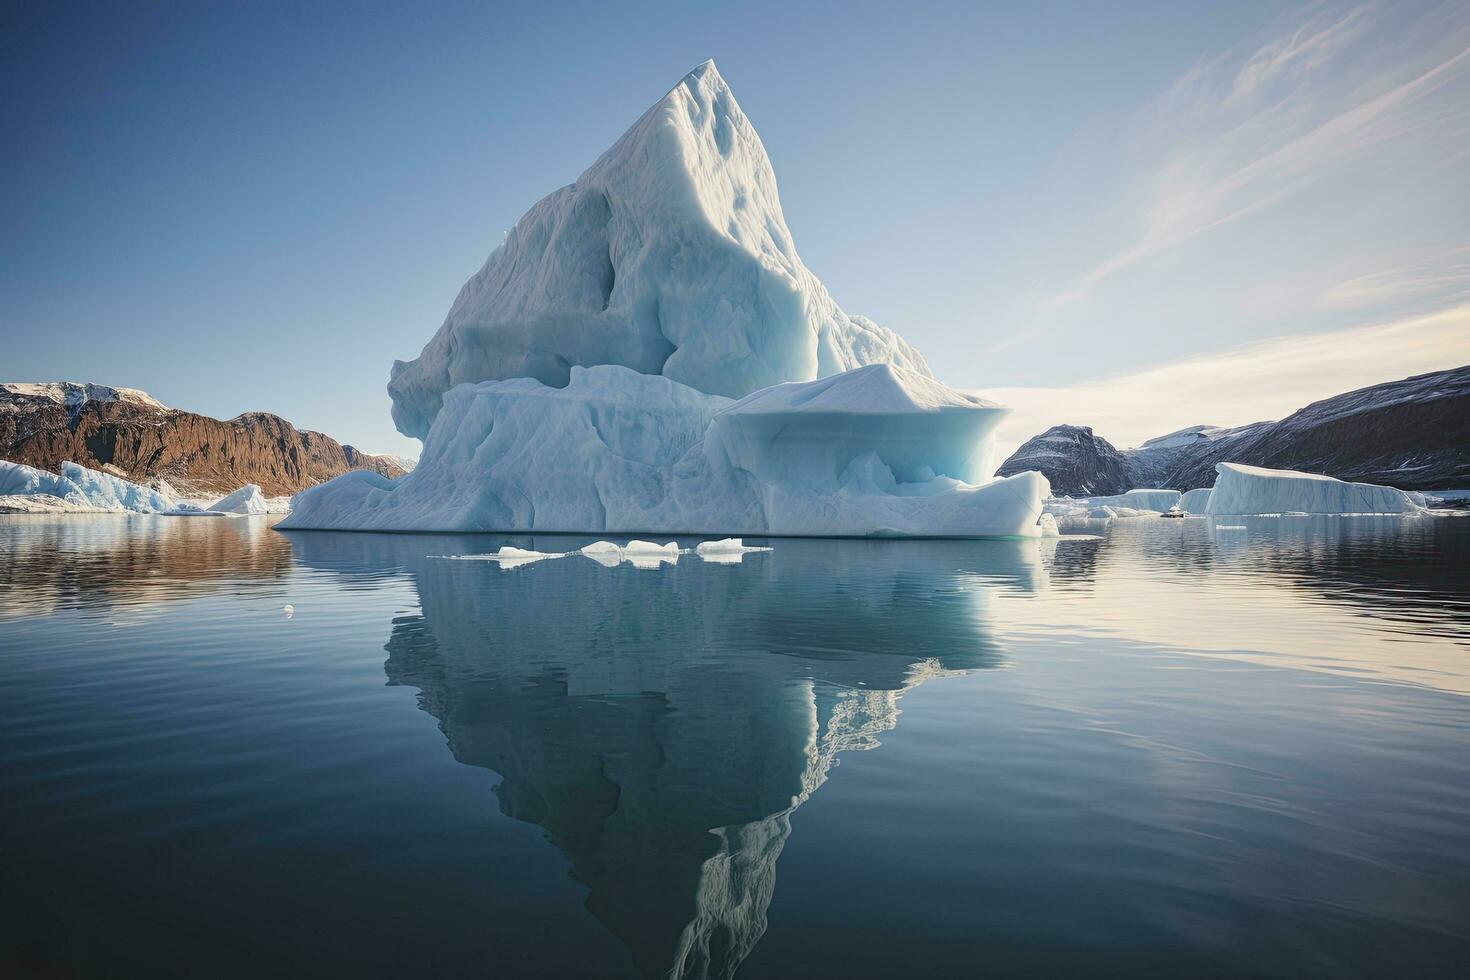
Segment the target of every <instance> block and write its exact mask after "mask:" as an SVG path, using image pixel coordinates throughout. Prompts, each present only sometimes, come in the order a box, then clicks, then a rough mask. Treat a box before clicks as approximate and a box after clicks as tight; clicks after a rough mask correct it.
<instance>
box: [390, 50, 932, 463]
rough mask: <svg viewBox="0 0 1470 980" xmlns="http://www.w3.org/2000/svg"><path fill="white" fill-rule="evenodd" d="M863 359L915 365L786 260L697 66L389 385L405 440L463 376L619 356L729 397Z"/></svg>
mask: <svg viewBox="0 0 1470 980" xmlns="http://www.w3.org/2000/svg"><path fill="white" fill-rule="evenodd" d="M877 362H889V363H893V364H897V365H899V366H900V367H903V368H907V369H908V370H911V371H917V372H918V373H920V374H926V375H927V374H928V373H929V368H928V366H927V365H926V364H925V363H924V359H923V358H922V357H921V356H920V355H919V354H918V353H917V352H916V351H915V350H914V349H913V348H911V347H910V346H909V345H908V344H906V343H904V341H903V340H901V339H900V338H899V337H898V336H897V335H895V334H894V333H893V332H892V331H890V330H886V329H884V328H882V327H880V326H878V325H877V324H875V323H873V322H872V321H871V320H868V319H866V318H864V317H860V316H850V315H848V314H846V313H844V312H843V311H842V310H841V309H840V308H839V307H838V306H837V304H836V303H835V302H833V300H832V297H831V296H830V295H828V293H827V290H826V287H824V286H823V285H822V283H821V282H820V281H819V280H818V279H817V277H816V276H814V275H812V273H811V272H810V271H808V270H807V268H806V266H804V265H803V264H802V262H801V258H800V256H798V255H797V254H796V245H795V244H794V243H793V242H792V240H791V232H790V231H789V230H788V229H787V227H786V219H785V218H784V217H783V216H782V213H781V200H780V197H779V196H778V195H777V192H776V175H775V173H774V172H773V171H772V170H771V161H770V160H769V159H768V158H767V157H766V150H765V147H764V146H763V145H762V144H761V139H760V137H759V136H758V135H756V131H755V128H754V127H753V126H751V124H750V120H749V119H747V118H746V117H745V113H743V112H741V111H740V106H739V105H738V104H737V103H736V101H735V96H734V94H733V93H731V91H730V87H729V86H728V85H726V84H725V80H724V79H723V78H721V77H720V73H719V71H718V70H716V68H715V63H714V62H713V61H706V62H705V63H704V64H702V65H700V66H699V67H698V68H695V69H694V70H693V71H691V72H690V73H689V74H688V75H686V76H684V79H683V80H682V81H681V82H680V83H679V84H678V85H676V86H675V87H674V89H673V90H672V91H671V92H669V93H668V94H667V95H665V96H664V97H663V98H662V99H660V100H659V101H658V102H657V103H656V104H655V105H654V106H653V107H652V108H650V109H649V110H648V111H647V112H645V113H644V114H643V116H642V118H640V119H639V120H638V121H637V122H636V123H634V124H633V127H632V128H631V129H629V130H628V131H627V132H626V133H624V134H623V137H622V138H621V139H619V140H618V141H617V143H615V144H614V145H613V147H612V149H610V150H608V151H607V152H606V153H604V154H603V155H602V157H601V158H600V159H599V160H598V161H597V162H596V163H594V164H593V165H592V166H591V167H589V168H588V169H587V171H586V172H585V173H583V174H582V176H580V177H578V178H577V182H576V183H574V184H571V185H569V186H567V187H563V188H561V189H560V190H557V191H554V192H552V193H551V194H549V195H548V196H546V197H545V198H543V199H542V200H541V201H540V202H539V203H537V204H536V206H535V207H533V208H531V210H530V211H528V212H526V215H525V216H524V217H522V218H521V220H520V221H519V222H517V223H516V226H515V228H514V229H512V230H511V231H510V233H509V234H508V235H507V237H506V239H505V243H504V244H502V245H501V246H500V247H499V248H497V249H496V250H495V251H494V252H493V253H492V254H491V256H490V258H489V260H488V261H486V263H485V265H484V267H483V268H482V269H480V271H479V272H477V273H476V274H475V275H474V276H473V277H472V278H471V279H470V281H469V282H467V283H465V285H464V288H462V289H461V290H460V293H459V297H458V298H457V299H456V300H455V301H454V306H453V307H452V308H451V309H450V311H449V316H448V317H447V318H446V319H445V321H444V325H443V326H442V327H440V328H439V332H438V333H436V334H435V335H434V338H433V339H432V340H430V341H429V343H428V345H427V346H426V347H425V348H424V350H423V353H421V354H420V355H419V357H418V359H417V360H413V361H409V362H407V363H402V362H399V363H396V364H394V366H393V377H392V380H391V381H390V382H389V385H388V391H389V393H390V394H391V395H392V396H393V419H394V421H395V422H396V423H397V425H398V428H399V429H400V430H401V431H402V432H403V433H404V434H406V435H411V436H416V437H419V438H422V437H423V436H425V435H426V434H427V433H428V431H429V426H430V424H431V423H432V422H433V420H434V416H435V415H436V414H437V413H438V411H439V406H440V404H441V400H442V398H443V395H444V393H445V392H446V391H448V390H449V389H450V388H452V387H454V386H455V385H457V384H462V383H464V382H480V381H498V380H503V379H506V378H535V379H536V380H537V381H540V382H542V383H543V384H547V385H551V386H553V387H561V386H563V385H565V384H566V383H567V381H568V379H569V378H570V377H571V369H572V368H573V367H575V366H580V367H592V366H594V365H597V364H621V365H623V366H624V367H630V368H632V369H633V370H635V371H639V372H641V373H643V374H662V375H664V376H665V377H668V378H672V379H673V380H675V381H678V382H679V383H680V384H685V385H688V386H689V387H691V388H694V389H697V390H699V391H702V392H705V393H706V394H711V395H724V396H727V397H731V398H739V397H742V396H744V395H748V394H750V393H751V392H752V391H755V390H757V389H759V388H764V387H766V386H767V385H773V384H778V383H780V382H783V381H810V380H812V379H814V378H819V377H825V376H827V375H830V374H836V373H838V372H839V371H846V370H847V369H849V368H854V367H861V366H862V365H864V364H874V363H877Z"/></svg>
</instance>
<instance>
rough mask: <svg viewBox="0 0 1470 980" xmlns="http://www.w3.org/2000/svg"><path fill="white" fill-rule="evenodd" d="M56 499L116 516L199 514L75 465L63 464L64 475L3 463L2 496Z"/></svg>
mask: <svg viewBox="0 0 1470 980" xmlns="http://www.w3.org/2000/svg"><path fill="white" fill-rule="evenodd" d="M9 495H16V496H28V497H34V496H38V495H41V496H48V497H57V498H59V499H61V500H64V501H66V502H67V503H68V504H71V505H72V506H73V507H80V508H90V509H92V510H101V511H111V512H114V513H124V512H131V513H136V514H189V513H193V514H197V513H202V511H200V510H199V509H198V508H196V507H190V506H188V505H186V504H181V503H179V502H178V501H177V500H175V499H174V498H173V496H172V495H170V494H168V493H164V492H161V491H158V490H154V489H152V488H151V487H145V486H139V485H138V484H136V483H129V482H128V481H127V480H124V479H122V478H121V477H116V476H113V475H111V474H109V473H102V472H99V471H97V470H89V469H87V468H86V467H85V466H80V465H78V464H76V463H72V462H65V463H62V464H61V475H60V476H58V475H57V474H55V473H51V472H48V471H46V470H38V469H36V468H35V467H33V466H24V465H22V464H20V463H12V462H9V461H7V460H0V496H9Z"/></svg>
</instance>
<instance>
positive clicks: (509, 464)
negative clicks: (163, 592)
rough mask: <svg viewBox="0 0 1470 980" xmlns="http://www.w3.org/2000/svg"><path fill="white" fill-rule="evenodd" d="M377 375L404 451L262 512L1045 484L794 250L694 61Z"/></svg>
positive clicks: (420, 513)
mask: <svg viewBox="0 0 1470 980" xmlns="http://www.w3.org/2000/svg"><path fill="white" fill-rule="evenodd" d="M388 390H389V393H390V395H391V396H392V398H393V417H394V420H395V422H396V423H397V425H398V427H399V429H400V430H401V431H403V432H404V433H406V434H409V435H414V436H418V437H421V438H423V439H424V447H423V452H422V453H421V454H420V457H419V462H418V465H417V467H416V468H415V469H414V471H413V472H412V473H410V474H408V475H407V476H405V477H402V478H400V479H398V480H393V481H390V480H386V479H383V478H381V477H378V476H376V475H374V474H371V473H367V472H354V473H349V474H346V475H345V476H342V477H339V478H338V479H336V480H333V481H331V482H330V483H327V484H323V485H322V486H319V487H313V488H311V489H309V490H307V491H304V492H303V493H301V494H299V495H298V496H297V497H296V498H295V499H294V501H293V503H292V510H291V514H290V517H289V518H288V519H287V520H286V521H285V522H283V523H282V524H281V525H280V526H282V527H296V528H336V529H361V530H486V531H488V530H495V531H533V530H534V531H569V532H571V531H575V532H603V531H607V532H638V531H643V532H664V533H676V532H683V533H699V534H729V535H739V534H752V535H757V534H792V535H823V534H826V535H901V536H924V535H946V536H948V535H964V536H989V535H1019V534H1024V535H1034V534H1037V533H1039V530H1038V528H1037V518H1038V517H1039V515H1040V513H1041V506H1040V499H1041V497H1042V496H1043V495H1044V494H1045V493H1046V490H1047V484H1046V481H1045V479H1044V478H1043V477H1041V476H1040V474H1037V473H1022V474H1018V475H1016V476H1014V477H1011V478H1008V479H1005V480H990V479H989V476H990V474H991V473H992V472H993V468H992V463H991V459H990V456H991V443H992V436H991V433H992V432H993V430H994V428H995V425H996V423H997V422H998V420H999V418H1000V416H1001V414H1002V413H1003V412H1004V411H1005V410H1004V409H1003V408H1001V407H1000V406H997V405H994V404H992V403H989V402H986V401H983V400H981V399H978V398H974V397H972V396H968V395H964V394H961V393H959V392H957V391H954V390H953V389H950V388H948V387H946V386H945V385H943V384H940V383H939V382H937V381H935V380H934V379H933V378H932V376H931V375H930V373H929V369H928V366H927V365H926V364H925V362H924V359H923V358H922V357H921V356H920V355H919V354H918V353H917V352H916V351H914V350H913V349H912V348H911V347H909V346H908V344H906V343H905V342H904V341H903V340H902V339H900V338H899V337H898V336H896V335H895V334H893V333H892V332H891V331H888V330H885V329H883V328H881V327H879V326H877V325H876V324H873V323H872V322H871V321H868V320H865V319H863V318H861V317H854V316H850V315H848V314H846V313H844V312H843V311H842V310H841V309H840V308H839V307H838V306H837V304H836V303H835V302H833V300H832V298H831V296H830V295H828V293H827V290H826V289H825V288H824V287H823V286H822V284H821V282H819V281H818V280H817V278H816V277H815V276H814V275H812V273H811V272H809V271H808V270H807V269H806V267H805V266H804V265H803V264H802V262H801V259H800V258H799V257H798V256H797V253H796V248H795V246H794V244H793V243H792V240H791V233H790V232H789V231H788V230H787V228H786V223H785V220H784V219H783V217H782V214H781V204H780V200H779V199H778V196H777V193H776V180H775V175H774V174H773V173H772V170H771V164H770V161H769V160H768V159H767V158H766V154H765V149H764V147H763V146H762V145H761V141H760V137H758V136H757V135H756V133H755V130H754V129H753V128H752V127H751V124H750V122H749V120H747V119H746V118H745V115H744V113H742V112H741V111H740V107H739V106H738V105H736V103H735V99H734V96H733V95H732V94H731V93H730V89H729V87H728V86H727V85H726V84H725V82H724V80H723V79H721V78H720V75H719V73H718V72H717V71H716V70H715V66H714V63H713V62H706V63H705V64H703V65H701V66H699V67H698V68H696V69H695V70H694V71H692V72H690V73H689V75H687V76H686V77H685V78H684V80H683V81H682V82H680V84H679V85H678V86H676V87H675V88H674V90H673V91H672V92H670V93H669V94H668V95H666V96H665V97H664V98H663V99H662V100H660V101H659V102H658V103H657V104H656V105H654V106H653V108H651V109H649V110H648V112H646V113H644V115H643V116H642V118H640V119H639V120H638V122H637V123H635V124H634V126H633V127H632V129H630V130H628V132H627V133H625V134H624V135H623V137H622V138H621V139H619V140H618V142H617V143H616V144H614V146H613V147H612V149H610V150H608V151H607V152H606V153H604V154H603V155H602V157H601V158H600V159H599V160H598V161H597V162H596V163H595V164H593V166H592V167H590V168H589V169H588V170H587V171H586V172H585V173H583V174H582V176H581V177H579V178H578V179H577V181H576V183H574V184H572V185H570V186H568V187H564V188H562V189H561V190H559V191H556V192H554V193H552V194H551V195H549V196H548V197H546V198H545V199H543V200H542V201H541V202H540V203H538V204H537V205H536V206H535V207H533V208H532V209H531V211H530V212H528V213H527V214H526V216H525V217H523V218H522V219H521V221H520V222H519V223H518V224H517V225H516V227H515V229H514V230H512V231H511V232H510V233H509V234H508V236H507V238H506V240H505V243H504V244H503V245H501V246H500V248H498V249H497V250H496V251H495V252H494V253H493V254H492V255H491V256H490V259H489V260H488V261H487V262H486V264H485V266H484V268H482V269H481V270H480V272H479V273H477V274H476V275H475V276H474V277H473V278H471V280H470V281H469V282H468V283H466V284H465V286H464V288H463V289H462V290H461V291H460V294H459V297H458V298H457V299H456V300H455V302H454V306H453V307H452V308H451V309H450V311H449V316H448V318H447V319H446V320H445V322H444V325H443V326H442V327H441V328H440V329H439V331H438V333H436V334H435V335H434V337H433V339H432V340H430V341H429V343H428V345H427V346H426V347H425V348H424V350H423V352H422V353H421V354H420V356H419V357H418V359H417V360H415V361H412V362H409V363H406V364H405V363H402V362H399V363H397V364H395V365H394V368H393V376H392V380H391V381H390V383H389V386H388ZM736 398H738V399H741V400H740V401H732V399H736Z"/></svg>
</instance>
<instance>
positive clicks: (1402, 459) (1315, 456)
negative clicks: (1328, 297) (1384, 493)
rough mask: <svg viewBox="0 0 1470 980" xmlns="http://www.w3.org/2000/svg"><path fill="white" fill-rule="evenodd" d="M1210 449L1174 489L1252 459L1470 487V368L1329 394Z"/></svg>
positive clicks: (1357, 478)
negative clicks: (1224, 466)
mask: <svg viewBox="0 0 1470 980" xmlns="http://www.w3.org/2000/svg"><path fill="white" fill-rule="evenodd" d="M1203 448H1204V451H1203V452H1200V453H1198V454H1196V455H1192V456H1191V457H1189V458H1187V459H1185V460H1184V461H1182V462H1181V463H1180V465H1178V466H1177V467H1176V468H1175V469H1174V471H1173V472H1172V473H1170V474H1169V476H1168V480H1169V481H1170V482H1169V483H1168V486H1171V487H1175V488H1177V489H1180V490H1190V489H1193V488H1194V487H1208V486H1212V485H1213V484H1214V482H1215V464H1216V463H1247V464H1249V465H1251V466H1269V467H1271V468H1272V469H1278V470H1302V471H1304V472H1307V473H1326V474H1327V475H1328V476H1335V477H1337V478H1338V479H1340V480H1350V481H1352V482H1355V483H1377V484H1381V485H1383V486H1389V487H1398V488H1399V489H1401V490H1436V489H1449V488H1459V487H1470V366H1466V367H1459V368H1454V369H1453V370H1450V371H1436V372H1434V373H1433V374H1420V375H1416V376H1415V377H1412V378H1405V379H1404V380H1402V381H1391V382H1388V383H1387V384H1381V385H1374V386H1373V387H1371V388H1360V389H1358V390H1357V391H1350V392H1348V393H1347V394H1344V395H1337V396H1335V397H1333V398H1326V399H1323V400H1322V401H1319V402H1313V403H1312V404H1310V405H1308V406H1307V407H1306V408H1303V409H1301V410H1300V411H1297V412H1293V413H1292V414H1291V415H1288V416H1287V417H1286V418H1284V419H1282V420H1281V421H1280V422H1270V423H1263V424H1259V425H1255V426H1249V427H1247V428H1246V429H1245V430H1242V431H1241V432H1240V433H1239V434H1237V435H1235V436H1234V437H1232V438H1229V439H1224V440H1219V441H1216V442H1214V443H1212V444H1210V445H1208V446H1205V447H1203Z"/></svg>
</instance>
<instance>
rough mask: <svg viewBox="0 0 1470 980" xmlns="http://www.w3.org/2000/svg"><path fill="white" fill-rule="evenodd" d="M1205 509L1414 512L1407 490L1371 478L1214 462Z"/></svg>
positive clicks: (1229, 511) (1220, 511) (1237, 511)
mask: <svg viewBox="0 0 1470 980" xmlns="http://www.w3.org/2000/svg"><path fill="white" fill-rule="evenodd" d="M1215 474H1216V476H1215V486H1214V489H1213V490H1212V491H1211V493H1210V500H1209V504H1208V510H1207V513H1210V514H1287V513H1299V514H1415V513H1418V512H1419V509H1420V508H1419V507H1418V506H1416V505H1415V503H1414V502H1413V500H1411V499H1410V498H1409V495H1408V494H1406V493H1404V491H1402V490H1397V489H1395V488H1393V487H1380V486H1377V485H1375V484H1372V483H1345V482H1343V481H1342V480H1338V479H1334V478H1333V477H1330V476H1323V475H1321V474H1320V473H1298V472H1296V471H1295V470H1270V469H1266V468H1265V467H1261V466H1246V465H1244V464H1243V463H1217V464H1215Z"/></svg>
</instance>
